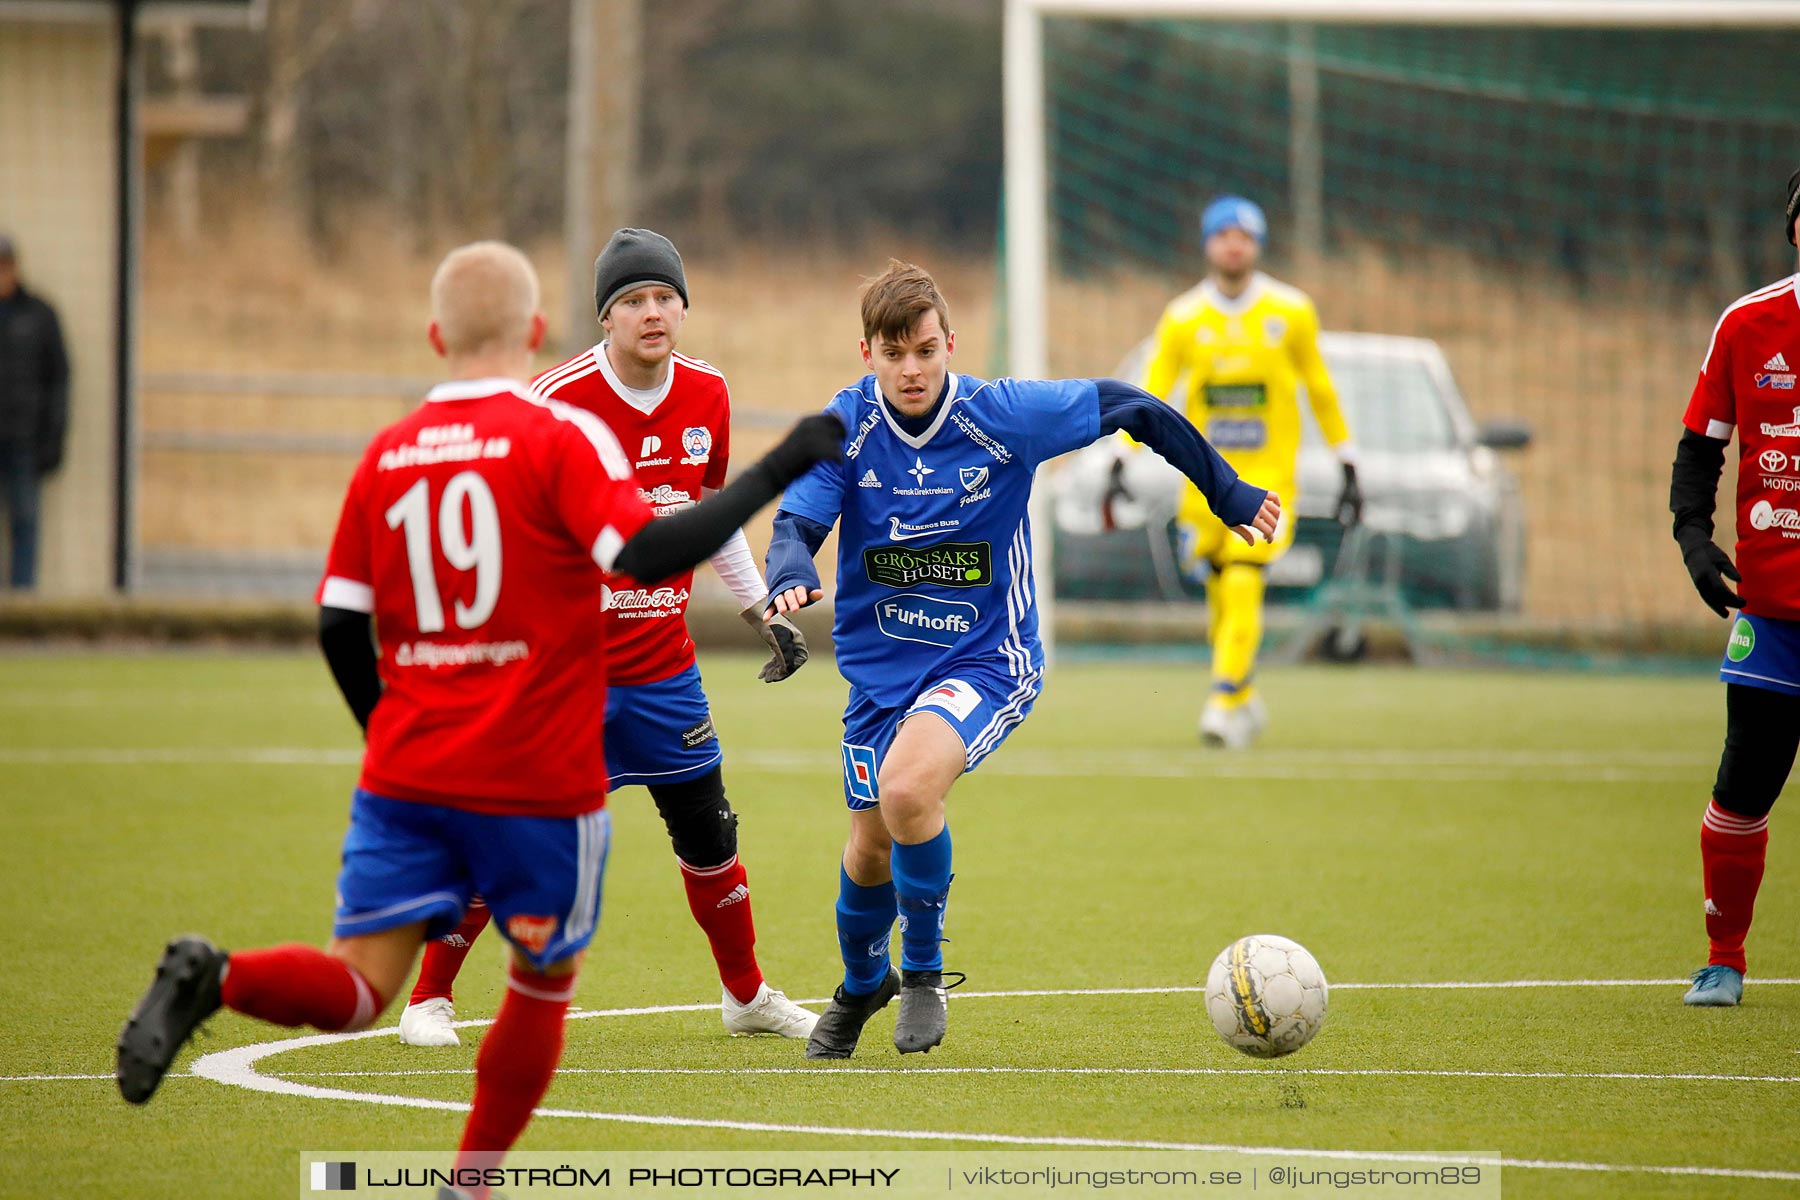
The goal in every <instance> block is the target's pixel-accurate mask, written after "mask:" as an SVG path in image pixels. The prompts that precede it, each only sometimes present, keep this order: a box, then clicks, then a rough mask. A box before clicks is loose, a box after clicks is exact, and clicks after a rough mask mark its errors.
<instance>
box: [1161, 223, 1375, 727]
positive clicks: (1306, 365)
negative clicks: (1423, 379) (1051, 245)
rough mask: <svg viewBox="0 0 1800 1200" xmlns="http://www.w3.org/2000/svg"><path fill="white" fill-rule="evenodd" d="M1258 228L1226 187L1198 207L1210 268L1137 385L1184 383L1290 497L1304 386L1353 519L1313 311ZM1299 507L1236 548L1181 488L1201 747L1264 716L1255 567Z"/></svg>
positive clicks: (1177, 397)
mask: <svg viewBox="0 0 1800 1200" xmlns="http://www.w3.org/2000/svg"><path fill="white" fill-rule="evenodd" d="M1267 229H1268V226H1267V223H1266V222H1265V221H1264V219H1263V214H1262V210H1261V209H1260V208H1258V207H1257V206H1256V205H1255V204H1252V203H1251V202H1250V201H1248V200H1245V199H1243V198H1241V197H1238V196H1221V197H1220V198H1218V199H1217V200H1214V201H1213V202H1212V203H1211V204H1209V205H1207V206H1206V211H1205V212H1204V213H1202V214H1201V218H1200V234H1201V238H1202V240H1203V241H1204V242H1205V246H1206V261H1207V266H1208V268H1209V269H1210V273H1209V274H1208V275H1207V277H1206V278H1205V279H1204V280H1202V281H1201V283H1200V284H1199V286H1198V287H1195V288H1194V289H1193V290H1191V291H1189V292H1187V293H1186V294H1184V295H1182V296H1180V297H1178V298H1176V299H1175V300H1174V301H1173V302H1172V303H1170V305H1169V307H1168V308H1167V309H1165V310H1164V312H1163V316H1162V320H1161V322H1159V323H1158V325H1157V327H1156V338H1155V347H1154V349H1153V351H1152V353H1151V357H1150V365H1149V367H1148V369H1147V371H1146V374H1145V379H1144V387H1145V389H1146V390H1148V391H1150V392H1152V393H1154V394H1156V395H1157V396H1160V397H1161V398H1162V399H1164V400H1167V401H1169V402H1170V403H1172V404H1177V405H1179V404H1180V403H1181V397H1182V394H1183V393H1182V392H1180V391H1178V390H1177V389H1178V387H1180V386H1181V385H1182V383H1183V381H1185V396H1186V404H1187V415H1188V417H1189V419H1190V420H1192V421H1193V423H1194V424H1195V425H1197V426H1198V427H1199V428H1200V429H1201V430H1202V431H1203V432H1204V433H1205V434H1206V438H1207V440H1208V441H1210V442H1211V443H1212V444H1213V445H1214V446H1216V447H1218V449H1219V452H1220V453H1221V454H1223V455H1224V456H1225V458H1226V460H1227V461H1229V462H1230V463H1231V465H1232V466H1233V467H1235V468H1237V470H1238V471H1239V472H1241V473H1242V474H1243V475H1244V476H1246V477H1247V478H1251V479H1257V480H1260V481H1262V482H1264V483H1266V484H1268V485H1269V486H1270V487H1271V488H1273V489H1274V491H1275V492H1276V493H1277V494H1278V495H1280V496H1283V497H1291V496H1293V495H1294V477H1295V473H1296V469H1295V461H1296V459H1297V458H1298V456H1299V452H1300V405H1299V395H1298V393H1299V389H1300V387H1301V386H1302V385H1304V386H1305V388H1306V398H1307V400H1308V402H1309V403H1310V404H1311V406H1312V411H1313V416H1314V418H1315V419H1317V421H1318V423H1319V428H1320V430H1321V431H1322V432H1323V433H1324V434H1325V440H1326V441H1327V442H1329V443H1330V444H1331V446H1332V449H1333V450H1335V451H1336V453H1337V456H1338V460H1339V462H1341V463H1342V464H1343V468H1344V488H1343V492H1342V494H1341V496H1340V498H1339V500H1338V507H1337V514H1338V520H1339V521H1340V522H1342V523H1343V524H1344V525H1345V527H1346V528H1348V527H1349V526H1351V525H1354V524H1355V523H1356V522H1357V521H1359V520H1360V519H1361V517H1362V491H1361V489H1360V488H1359V487H1358V486H1357V482H1356V466H1355V453H1354V451H1353V449H1352V447H1351V443H1350V430H1349V428H1348V427H1347V426H1346V425H1345V424H1344V415H1343V413H1342V412H1341V411H1339V409H1338V400H1337V392H1336V390H1335V389H1333V387H1332V385H1331V377H1330V375H1328V374H1327V373H1326V371H1325V363H1324V360H1322V359H1321V358H1320V357H1319V316H1318V313H1317V311H1316V310H1315V309H1314V308H1313V303H1312V301H1311V300H1310V299H1308V298H1307V296H1306V294H1305V293H1303V292H1301V291H1299V290H1298V289H1296V288H1292V287H1289V286H1288V285H1287V284H1285V283H1279V282H1277V281H1276V280H1273V279H1271V278H1269V277H1268V276H1267V275H1264V274H1263V273H1262V272H1260V271H1258V270H1257V269H1256V264H1257V260H1258V259H1259V258H1260V257H1261V256H1262V247H1263V239H1264V237H1265V236H1266V233H1267ZM1294 511H1295V509H1293V508H1291V507H1290V508H1289V509H1288V510H1287V512H1286V513H1284V515H1283V517H1282V521H1281V525H1280V528H1279V529H1278V530H1277V532H1276V535H1275V538H1274V540H1273V541H1272V542H1265V543H1258V544H1256V545H1253V546H1252V545H1245V544H1244V542H1243V541H1242V539H1240V538H1236V537H1232V536H1231V531H1230V530H1228V529H1227V528H1226V527H1225V526H1224V525H1223V524H1222V523H1221V522H1220V521H1219V519H1218V517H1216V516H1214V515H1213V513H1212V510H1211V509H1209V508H1208V507H1207V504H1206V500H1205V498H1204V497H1202V496H1201V495H1200V493H1199V492H1198V491H1197V490H1195V489H1194V488H1193V487H1192V486H1189V487H1188V488H1187V489H1186V491H1185V492H1184V494H1183V496H1182V501H1181V508H1180V511H1179V514H1178V516H1177V522H1178V525H1179V528H1180V531H1181V537H1182V543H1183V546H1184V549H1185V558H1186V562H1187V565H1188V567H1189V568H1190V569H1197V568H1198V567H1199V565H1200V563H1201V562H1205V563H1207V564H1209V566H1210V567H1211V571H1210V573H1209V574H1208V576H1207V581H1206V600H1207V608H1208V611H1209V613H1210V617H1211V626H1212V634H1211V637H1212V675H1213V684H1212V693H1211V695H1210V696H1209V697H1208V699H1207V702H1206V707H1205V709H1204V710H1203V711H1202V712H1201V714H1200V736H1201V738H1202V739H1203V740H1205V741H1206V742H1207V743H1208V744H1210V745H1216V746H1225V747H1229V748H1232V749H1241V748H1243V747H1245V746H1248V745H1249V744H1250V743H1251V742H1252V741H1254V740H1255V739H1256V736H1257V734H1259V733H1260V732H1261V731H1262V728H1263V726H1264V725H1265V724H1266V723H1267V715H1266V713H1265V710H1264V708H1263V704H1262V701H1261V700H1260V699H1259V698H1258V696H1257V694H1256V684H1255V678H1256V677H1255V667H1256V652H1257V649H1258V647H1259V646H1260V644H1261V642H1262V624H1263V616H1262V605H1263V572H1264V570H1265V568H1267V566H1268V564H1269V563H1271V562H1273V561H1274V560H1275V559H1276V558H1277V557H1279V556H1280V555H1281V554H1282V553H1284V552H1285V551H1286V550H1287V548H1288V547H1289V546H1291V545H1293V543H1294V518H1293V513H1294Z"/></svg>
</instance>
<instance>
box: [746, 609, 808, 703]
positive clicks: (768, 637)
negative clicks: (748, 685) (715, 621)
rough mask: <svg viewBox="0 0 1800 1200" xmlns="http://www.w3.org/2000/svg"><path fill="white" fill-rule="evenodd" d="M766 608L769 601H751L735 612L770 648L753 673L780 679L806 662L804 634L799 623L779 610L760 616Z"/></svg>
mask: <svg viewBox="0 0 1800 1200" xmlns="http://www.w3.org/2000/svg"><path fill="white" fill-rule="evenodd" d="M768 610H769V602H768V601H767V600H763V601H761V602H759V603H756V604H752V605H751V606H750V607H749V608H746V609H745V610H744V611H743V612H741V613H739V614H738V615H739V616H741V617H743V618H744V622H745V624H747V625H749V626H750V628H752V629H754V630H756V634H757V636H758V637H760V638H762V640H763V641H764V642H765V643H766V644H767V645H768V647H769V649H770V651H772V653H771V654H770V656H769V661H768V662H766V663H764V664H763V667H762V670H760V671H758V672H757V673H756V677H757V678H758V679H760V680H762V681H763V682H764V683H780V682H781V681H782V680H784V679H786V678H787V677H788V676H789V675H792V674H793V673H794V672H795V671H798V670H799V669H800V668H801V667H804V666H805V665H806V660H807V657H808V651H807V649H806V635H805V634H804V633H801V632H800V627H799V626H798V625H796V624H794V623H793V622H792V621H790V620H788V619H787V618H786V617H784V616H782V615H781V614H780V613H777V614H775V615H774V616H772V617H770V618H769V619H768V620H766V621H765V620H763V614H764V613H765V612H767V611H768Z"/></svg>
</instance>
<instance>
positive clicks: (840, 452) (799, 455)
mask: <svg viewBox="0 0 1800 1200" xmlns="http://www.w3.org/2000/svg"><path fill="white" fill-rule="evenodd" d="M843 460H844V423H843V422H842V421H840V420H838V419H837V418H836V417H834V416H832V415H831V414H830V413H814V414H813V415H812V416H810V417H802V418H801V419H800V420H799V421H797V422H795V423H794V427H793V428H792V429H790V430H788V433H787V436H786V437H784V438H782V439H781V441H780V442H779V443H778V444H777V445H776V446H775V448H774V449H773V450H770V451H769V452H768V453H767V454H765V455H763V457H762V461H763V465H764V466H766V467H768V469H769V471H770V473H771V474H773V475H774V477H775V486H776V487H777V488H785V487H786V486H787V485H788V484H790V483H792V482H794V480H796V479H798V478H800V477H801V476H802V475H804V474H806V473H807V472H808V471H810V470H811V469H812V467H813V464H814V463H821V462H842V461H843Z"/></svg>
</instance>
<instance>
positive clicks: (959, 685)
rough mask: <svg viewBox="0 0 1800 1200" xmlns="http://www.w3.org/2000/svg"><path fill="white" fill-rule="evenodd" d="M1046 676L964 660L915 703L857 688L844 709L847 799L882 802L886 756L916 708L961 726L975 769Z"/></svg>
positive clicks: (861, 805)
mask: <svg viewBox="0 0 1800 1200" xmlns="http://www.w3.org/2000/svg"><path fill="white" fill-rule="evenodd" d="M1042 681H1043V676H1042V674H1041V673H1040V672H1037V671H1033V672H1031V673H1029V674H1027V675H1024V676H1015V675H1014V674H1012V673H1011V672H1010V671H1009V670H1007V669H1006V668H1005V667H1004V665H1002V664H983V663H964V664H962V665H960V666H955V667H951V668H949V669H947V670H946V671H945V672H944V673H943V675H942V676H941V677H940V678H939V679H937V680H936V681H935V682H933V683H932V685H931V686H930V687H927V688H926V689H924V690H923V691H921V692H920V693H919V694H918V696H917V697H916V698H915V699H914V700H913V701H912V702H911V703H909V704H903V705H899V706H896V707H893V708H883V707H881V706H880V705H878V704H876V703H875V702H874V701H872V700H870V699H869V698H868V697H866V696H864V695H863V694H862V693H861V692H858V691H857V690H856V689H855V688H851V689H850V706H849V707H848V708H846V709H845V710H844V803H845V804H847V805H849V806H850V808H851V810H852V811H859V810H861V809H866V808H874V807H875V806H876V805H878V804H879V803H880V802H881V791H880V788H879V787H878V786H877V783H876V777H877V776H878V775H879V774H880V772H881V760H882V759H883V758H885V757H887V752H888V747H889V746H891V745H893V744H894V735H895V734H897V733H899V732H900V724H901V722H903V721H905V720H906V719H907V718H908V717H910V716H912V715H913V714H914V713H921V712H928V713H931V714H933V715H934V716H938V717H942V718H943V719H944V721H945V722H946V723H947V724H948V725H949V726H950V728H952V729H954V730H956V735H957V736H958V737H960V738H961V739H962V743H963V750H964V753H965V755H966V756H967V758H966V762H965V765H964V766H963V770H964V771H973V770H974V769H975V768H976V767H977V766H979V765H981V760H982V759H984V758H986V757H987V756H988V755H990V754H992V753H993V752H994V751H995V750H998V749H999V748H1000V743H1001V742H1004V741H1005V740H1006V736H1007V735H1008V734H1009V733H1011V732H1012V731H1013V730H1014V729H1016V728H1018V726H1019V722H1021V721H1023V720H1024V719H1025V714H1027V713H1029V712H1030V711H1031V706H1032V705H1033V704H1034V703H1036V702H1037V697H1038V691H1039V690H1040V688H1041V686H1042Z"/></svg>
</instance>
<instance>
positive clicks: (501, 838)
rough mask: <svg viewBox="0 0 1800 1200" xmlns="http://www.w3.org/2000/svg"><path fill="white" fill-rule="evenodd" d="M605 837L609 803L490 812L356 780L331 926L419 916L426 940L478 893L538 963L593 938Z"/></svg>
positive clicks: (339, 929) (366, 926)
mask: <svg viewBox="0 0 1800 1200" xmlns="http://www.w3.org/2000/svg"><path fill="white" fill-rule="evenodd" d="M611 843H612V817H611V815H610V814H608V813H607V811H606V810H605V809H600V810H598V811H596V812H591V813H586V814H584V815H582V816H579V817H518V816H496V815H493V814H490V813H476V812H465V811H463V810H462V809H456V808H446V807H444V806H443V805H439V804H421V803H416V802H413V801H409V800H390V799H388V798H387V797H386V796H377V795H375V794H374V793H373V792H365V791H363V790H362V789H361V788H358V789H356V795H355V797H354V799H353V800H352V801H351V804H350V832H349V833H348V834H346V835H345V836H344V865H343V868H342V870H340V871H339V873H338V886H337V892H338V894H337V917H336V919H335V920H334V922H333V923H332V928H331V932H332V934H333V935H334V936H336V937H341V938H345V937H357V936H359V935H361V934H369V933H380V932H381V931H382V930H384V929H394V928H397V927H398V926H401V925H410V924H411V923H412V922H414V921H424V922H425V923H426V926H425V937H426V939H427V940H431V939H435V938H440V937H442V936H444V935H445V934H446V933H449V932H450V931H451V930H452V929H455V928H456V926H457V923H458V922H460V921H461V920H462V915H463V910H464V909H465V908H467V907H468V904H469V897H470V896H473V895H476V894H479V895H480V896H481V897H482V898H483V899H485V900H486V901H487V904H488V908H489V909H490V910H491V911H492V912H493V914H494V923H495V926H496V927H497V928H498V929H499V930H500V932H501V934H502V935H503V936H504V937H505V938H506V940H507V941H509V942H511V943H512V944H513V945H514V946H515V947H517V948H518V949H519V950H520V951H521V952H522V953H524V954H525V955H526V956H527V957H528V958H530V960H531V962H532V964H533V965H534V966H536V967H537V968H538V969H539V970H543V969H544V968H545V967H548V966H550V965H551V964H552V963H557V962H560V961H562V960H563V959H565V958H568V957H569V956H571V955H573V954H577V953H579V952H580V951H581V950H583V949H584V948H586V946H587V944H588V942H589V941H591V940H592V939H593V936H594V929H595V927H596V926H597V925H598V924H599V923H600V883H601V880H602V879H603V878H604V877H605V875H606V854H607V850H608V849H609V848H610V846H611Z"/></svg>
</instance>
